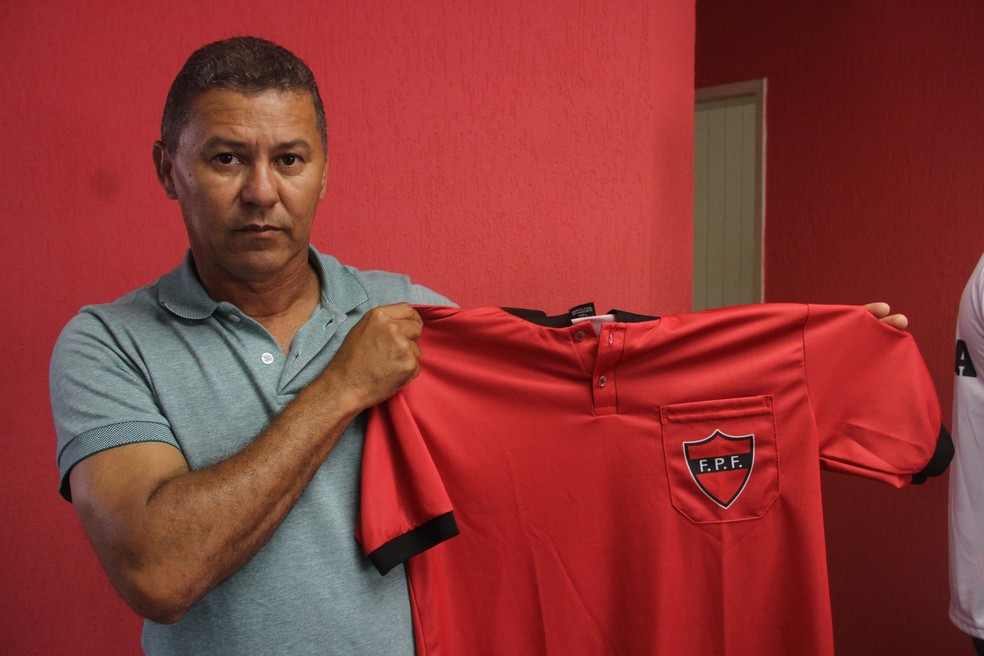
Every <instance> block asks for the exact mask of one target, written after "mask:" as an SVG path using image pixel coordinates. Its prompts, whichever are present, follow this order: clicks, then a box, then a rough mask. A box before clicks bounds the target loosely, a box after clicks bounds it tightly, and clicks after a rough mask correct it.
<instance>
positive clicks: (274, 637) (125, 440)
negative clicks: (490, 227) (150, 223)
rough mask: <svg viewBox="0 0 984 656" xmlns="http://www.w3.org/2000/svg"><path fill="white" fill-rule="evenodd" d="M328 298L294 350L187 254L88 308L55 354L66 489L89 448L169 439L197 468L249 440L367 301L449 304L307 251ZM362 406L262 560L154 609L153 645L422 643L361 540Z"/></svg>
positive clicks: (333, 649) (54, 397)
mask: <svg viewBox="0 0 984 656" xmlns="http://www.w3.org/2000/svg"><path fill="white" fill-rule="evenodd" d="M311 262H312V263H313V265H314V266H315V269H316V270H317V272H318V275H319V276H320V278H321V287H322V292H321V304H320V305H319V307H318V308H317V309H316V310H315V312H314V314H313V315H312V316H311V318H310V319H309V320H308V322H307V323H305V324H304V326H303V327H301V329H300V330H299V331H298V332H297V334H296V335H295V337H294V340H293V343H292V345H291V350H290V353H289V354H288V355H287V356H286V357H285V356H284V354H283V352H282V351H281V350H280V348H279V347H278V345H277V343H276V342H275V341H274V339H273V338H272V337H271V336H270V334H269V333H267V331H266V330H265V329H264V328H263V327H262V326H261V325H260V324H259V323H257V322H255V321H254V320H253V319H251V318H250V317H248V316H246V315H245V314H243V313H242V312H241V311H240V310H239V309H238V308H236V307H235V306H234V305H232V304H231V303H216V302H215V301H213V300H212V299H211V298H209V296H208V295H207V294H206V292H205V290H204V288H203V287H202V285H201V283H200V282H199V281H198V278H197V275H196V274H195V272H194V267H193V265H192V264H191V256H190V253H189V255H188V256H187V257H186V259H185V261H184V262H183V263H182V264H181V265H180V266H179V267H177V268H176V269H175V270H173V271H171V272H170V273H168V274H167V275H165V276H163V277H161V278H160V279H159V280H158V281H157V282H155V283H154V284H152V285H149V286H147V287H143V288H141V289H138V290H136V291H134V292H132V293H130V294H128V295H127V296H124V297H123V298H121V299H119V300H117V301H115V302H113V303H110V304H106V305H93V306H87V307H85V308H83V309H82V310H81V311H80V312H79V314H78V315H77V316H76V317H75V318H73V319H72V320H71V321H70V322H69V324H68V325H67V326H66V328H65V330H64V331H63V332H62V334H61V336H60V337H59V339H58V343H57V344H56V346H55V350H54V353H53V355H52V361H51V378H50V382H51V402H52V409H53V414H54V419H55V427H56V430H57V433H58V451H57V458H58V468H59V470H60V472H61V477H62V478H61V492H62V494H63V495H64V496H65V497H66V498H67V499H69V500H70V499H71V490H70V489H69V485H68V474H69V472H70V471H71V469H72V467H73V466H74V465H75V464H76V463H78V462H79V461H80V460H82V459H84V458H86V457H88V456H90V455H92V454H94V453H97V452H99V451H102V450H105V449H109V448H113V447H115V446H119V445H122V444H129V443H133V442H142V441H159V442H165V443H167V444H171V445H173V446H174V447H175V448H178V449H180V450H181V452H182V453H183V454H184V456H185V458H186V459H187V461H188V464H189V466H190V467H191V469H198V468H201V467H205V466H208V465H210V464H213V463H216V462H218V461H220V460H223V459H225V458H227V457H229V456H231V455H232V454H234V453H237V452H238V451H240V450H241V449H242V448H243V447H245V446H246V445H247V444H248V443H249V442H250V440H251V439H252V438H253V437H254V436H256V435H257V434H258V433H260V432H261V431H262V430H263V429H264V427H265V426H266V425H267V424H268V423H269V422H270V420H271V419H272V418H273V417H274V416H276V415H277V414H278V413H279V412H280V411H281V410H282V409H283V408H284V406H285V405H286V404H287V403H289V402H290V401H291V400H292V399H293V398H294V397H295V396H296V395H297V394H298V392H300V391H301V390H302V389H303V388H304V387H305V386H307V385H308V383H310V382H311V381H312V380H313V379H314V377H315V376H317V375H318V374H319V373H320V372H321V371H322V369H324V367H325V365H326V364H327V363H328V362H329V360H331V358H332V356H333V355H334V354H335V352H336V351H337V350H338V347H339V346H340V345H341V343H342V340H343V339H344V337H345V335H346V334H347V333H348V331H349V329H350V328H351V327H352V326H353V325H354V324H355V323H356V322H357V321H358V320H359V318H360V317H361V316H362V315H363V314H365V313H366V312H367V311H368V310H369V309H371V308H373V307H375V306H378V305H385V304H388V303H395V302H398V301H407V302H410V303H423V304H438V305H449V304H450V303H449V302H448V300H447V299H445V298H444V297H442V296H440V295H438V294H436V293H434V292H432V291H430V290H428V289H426V288H423V287H420V286H418V285H414V284H412V283H411V282H410V281H409V279H408V278H406V277H405V276H400V275H395V274H389V273H383V272H378V271H358V270H356V269H354V268H352V267H347V266H343V265H342V264H340V263H339V262H338V261H337V260H335V259H334V258H332V257H330V256H327V255H321V254H319V253H317V252H316V251H315V250H314V249H313V248H312V249H311ZM363 434H364V417H363V416H360V417H359V418H357V419H356V420H355V421H354V422H353V423H352V424H351V425H350V426H349V427H348V428H347V429H346V430H345V432H344V434H343V435H342V437H341V439H340V440H339V441H338V444H337V445H336V446H335V448H334V450H333V451H332V452H331V454H330V455H329V457H328V459H327V460H326V461H325V463H324V465H322V467H321V469H320V470H319V471H318V473H317V474H316V475H315V477H314V478H313V480H312V481H311V483H310V485H309V486H308V488H307V490H306V491H305V492H304V494H303V495H302V496H301V498H300V499H299V500H298V502H297V505H296V506H295V507H294V509H293V510H292V511H291V512H290V514H289V515H288V516H287V518H286V519H285V520H284V522H283V524H282V525H281V526H280V528H279V529H278V530H277V532H276V533H275V534H274V536H273V538H272V539H271V540H270V542H268V543H267V545H266V546H264V547H263V549H261V550H260V552H259V553H257V554H256V556H254V558H253V559H252V560H251V561H250V562H249V563H248V564H247V565H245V566H244V567H243V568H242V569H241V570H240V571H239V572H237V573H236V574H235V575H233V576H232V577H231V578H230V579H228V580H227V581H226V582H225V583H223V584H222V585H221V586H219V587H218V588H217V589H216V590H214V591H213V592H211V593H210V594H209V595H208V596H206V597H205V598H204V599H203V600H202V601H201V602H199V603H198V604H196V605H195V606H194V608H192V610H191V611H190V612H189V613H188V615H187V616H186V617H185V618H184V619H182V620H181V621H180V622H178V623H177V624H174V625H170V626H165V625H160V624H156V623H154V622H150V621H147V622H145V624H144V637H143V646H144V649H145V650H146V652H147V653H148V654H152V655H156V654H211V655H218V654H230V655H232V654H236V655H239V656H242V655H248V654H299V655H303V654H411V653H413V635H412V624H411V617H410V610H409V604H408V597H407V588H406V580H405V578H404V576H403V572H402V570H400V571H393V572H391V573H390V574H388V575H386V576H385V577H381V576H380V575H379V574H378V573H377V572H375V570H373V569H372V568H371V565H370V564H369V562H368V561H367V560H366V559H365V558H363V557H362V555H361V553H360V551H359V548H358V545H357V543H356V542H355V539H354V538H353V530H354V527H355V521H356V519H355V515H356V508H357V499H358V487H359V464H360V459H361V454H362V439H363Z"/></svg>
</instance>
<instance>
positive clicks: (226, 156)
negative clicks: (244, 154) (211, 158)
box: [215, 153, 236, 165]
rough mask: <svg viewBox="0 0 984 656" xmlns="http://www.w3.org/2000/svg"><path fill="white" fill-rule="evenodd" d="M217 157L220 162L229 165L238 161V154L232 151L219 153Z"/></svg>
mask: <svg viewBox="0 0 984 656" xmlns="http://www.w3.org/2000/svg"><path fill="white" fill-rule="evenodd" d="M215 159H216V161H217V162H218V163H219V164H225V165H229V164H232V163H234V162H235V161H236V156H235V155H233V154H232V153H219V154H218V155H216V156H215Z"/></svg>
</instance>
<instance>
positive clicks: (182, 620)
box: [51, 38, 904, 655]
mask: <svg viewBox="0 0 984 656" xmlns="http://www.w3.org/2000/svg"><path fill="white" fill-rule="evenodd" d="M161 132H162V134H161V141H159V142H157V143H156V144H155V145H154V149H153V155H154V165H155V167H156V169H157V173H158V177H159V179H160V183H161V187H162V188H163V189H164V192H165V193H166V195H167V196H168V197H169V198H171V199H174V200H177V201H178V204H179V206H180V209H181V213H182V216H183V218H184V222H185V225H186V228H187V232H188V237H189V242H190V252H189V255H188V257H187V258H186V259H185V262H184V263H183V264H182V265H181V266H179V267H178V268H176V269H175V270H174V271H172V272H170V273H168V274H166V275H165V276H163V277H162V278H160V279H159V280H158V281H157V282H155V283H154V284H152V285H149V286H147V287H145V288H142V289H139V290H136V291H135V292H133V293H131V294H129V295H127V296H125V297H123V298H121V299H119V300H118V301H116V302H115V303H112V304H108V305H100V306H90V307H86V308H84V309H83V310H82V311H81V312H80V314H79V315H78V316H77V317H75V318H74V319H73V320H72V321H71V322H70V323H69V325H68V326H67V327H66V329H65V331H64V332H63V334H62V336H61V337H60V338H59V341H58V344H57V346H56V348H55V352H54V354H53V358H52V365H51V394H52V405H53V411H54V416H55V423H56V427H57V431H58V465H59V468H60V471H61V476H62V493H63V495H64V496H65V497H66V498H68V499H70V500H71V501H72V503H73V504H74V506H75V508H76V511H77V513H78V515H79V517H80V519H81V521H82V523H83V525H84V527H85V529H86V532H87V534H88V535H89V538H90V540H91V541H92V544H93V546H94V547H95V550H96V553H97V554H98V556H99V558H100V561H101V562H102V565H103V567H104V568H105V570H106V572H107V574H108V575H109V577H110V579H111V580H112V582H113V584H114V586H115V587H116V589H117V590H118V591H119V593H120V594H121V595H122V596H123V598H124V599H125V600H126V601H127V603H129V604H130V606H131V607H132V608H133V609H134V610H135V611H136V612H137V613H139V614H140V615H142V616H143V617H145V618H147V621H146V623H145V626H144V636H143V646H144V649H145V650H146V651H147V653H149V654H210V655H220V654H236V655H244V654H292V655H302V654H309V653H312V654H313V653H317V654H360V655H361V654H401V653H412V651H413V637H412V623H411V618H410V612H409V603H408V592H407V588H406V582H405V578H404V577H403V574H402V570H401V569H397V570H395V571H393V572H391V573H390V574H388V575H387V576H386V577H381V576H380V575H379V574H378V573H377V572H376V571H375V570H374V569H372V566H371V565H370V563H369V561H368V560H367V559H365V558H363V557H362V556H361V555H360V554H359V549H358V545H357V543H356V541H355V540H354V538H353V530H354V527H355V504H356V495H357V492H358V490H357V488H358V471H359V461H360V457H361V453H362V439H363V435H364V419H363V416H362V414H361V413H362V411H363V410H365V409H366V408H368V407H370V406H372V405H374V404H377V403H379V402H380V401H382V400H384V399H386V398H388V397H389V396H391V395H392V394H394V393H395V392H396V390H397V389H399V388H400V387H401V386H403V385H405V384H406V383H408V382H409V381H411V380H412V379H413V378H414V377H415V376H416V375H417V373H418V371H419V364H418V359H419V355H420V353H419V349H418V347H417V343H416V340H417V338H418V337H419V335H420V334H421V322H420V318H419V316H418V315H417V313H416V312H415V311H414V310H413V309H412V308H411V306H410V305H408V304H407V303H426V304H448V301H447V300H446V299H445V298H443V297H442V296H439V295H438V294H435V293H434V292H431V291H429V290H426V289H423V288H421V287H418V286H415V285H412V284H410V283H409V281H408V280H407V279H406V278H405V277H402V276H397V275H392V274H386V273H380V272H360V271H356V270H354V269H352V268H349V267H345V266H342V265H341V264H339V263H338V262H337V261H336V260H334V259H333V258H331V257H328V256H325V255H321V254H319V253H317V252H316V251H315V250H314V249H313V248H311V247H310V245H309V237H310V230H311V223H312V221H313V218H314V214H315V209H316V206H317V203H318V201H319V200H320V199H321V198H322V197H323V195H324V190H325V183H326V175H327V173H326V167H327V146H326V130H325V117H324V108H323V106H322V102H321V98H320V95H319V92H318V89H317V85H316V84H315V80H314V78H313V75H312V74H311V72H310V70H308V68H307V67H306V66H305V65H304V64H303V63H302V62H301V61H300V60H298V59H297V58H296V57H295V56H294V55H292V54H291V53H289V52H287V51H286V50H284V49H283V48H281V47H279V46H277V45H275V44H272V43H269V42H266V41H263V40H260V39H255V38H235V39H229V40H226V41H220V42H216V43H212V44H209V45H207V46H205V47H203V48H202V49H200V50H198V51H197V52H195V53H194V54H193V55H192V56H191V57H190V58H189V60H188V62H187V63H186V64H185V66H184V68H183V69H182V70H181V72H180V73H179V74H178V76H177V78H176V79H175V81H174V84H173V85H172V88H171V91H170V92H169V95H168V99H167V102H166V105H165V109H164V117H163V121H162V129H161ZM870 309H871V311H872V312H873V313H875V314H876V315H878V316H881V317H884V319H885V320H887V321H889V322H891V323H893V324H894V325H898V326H900V327H904V317H901V315H889V314H888V308H887V306H885V305H884V304H879V305H875V306H871V308H870Z"/></svg>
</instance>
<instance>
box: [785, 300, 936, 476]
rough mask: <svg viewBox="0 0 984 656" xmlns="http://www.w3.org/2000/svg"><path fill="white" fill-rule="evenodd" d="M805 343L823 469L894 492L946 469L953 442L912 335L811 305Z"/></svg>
mask: <svg viewBox="0 0 984 656" xmlns="http://www.w3.org/2000/svg"><path fill="white" fill-rule="evenodd" d="M803 339H804V352H805V368H806V381H807V387H808V390H809V395H810V402H811V404H812V406H813V413H814V417H815V421H816V424H817V429H818V434H819V441H820V461H821V465H822V466H823V467H824V468H826V469H829V470H832V471H837V472H842V473H847V474H853V475H858V476H864V477H867V478H871V479H875V480H880V481H883V482H886V483H889V484H891V485H894V486H896V487H901V486H903V485H905V484H907V483H909V482H922V481H923V480H925V477H926V476H936V475H939V474H941V473H942V472H943V471H944V470H945V469H946V466H947V465H948V464H949V461H950V458H951V457H952V453H953V450H952V444H951V442H950V436H949V434H948V433H947V432H946V430H945V429H944V428H943V427H942V423H941V414H940V404H939V400H938V398H937V395H936V390H935V388H934V386H933V381H932V379H931V378H930V375H929V372H928V371H927V370H926V365H925V362H924V361H923V358H922V355H921V354H920V353H919V349H918V348H917V347H916V343H915V340H914V339H913V337H912V335H910V334H909V333H907V332H904V331H901V330H897V329H895V328H892V327H890V326H888V325H885V324H884V323H882V322H880V321H878V320H877V319H876V318H875V317H873V316H872V315H871V314H870V313H869V312H867V311H866V310H865V309H864V308H861V307H855V306H851V307H841V306H818V305H811V306H809V314H808V318H807V322H806V325H805V328H804V335H803Z"/></svg>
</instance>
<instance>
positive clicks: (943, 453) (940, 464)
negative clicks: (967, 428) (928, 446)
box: [912, 426, 953, 485]
mask: <svg viewBox="0 0 984 656" xmlns="http://www.w3.org/2000/svg"><path fill="white" fill-rule="evenodd" d="M951 460H953V439H951V438H950V431H948V430H947V429H946V426H940V436H939V437H938V438H937V439H936V453H934V454H933V457H932V458H930V459H929V464H928V465H926V466H925V467H924V468H923V470H922V471H921V472H919V473H918V474H913V475H912V482H913V484H914V485H921V484H923V483H925V482H926V478H928V477H929V476H939V475H940V474H942V473H943V472H945V471H946V468H947V467H949V466H950V461H951Z"/></svg>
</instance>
